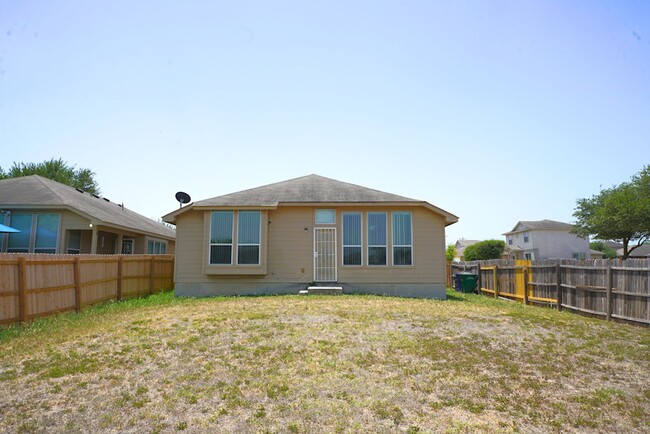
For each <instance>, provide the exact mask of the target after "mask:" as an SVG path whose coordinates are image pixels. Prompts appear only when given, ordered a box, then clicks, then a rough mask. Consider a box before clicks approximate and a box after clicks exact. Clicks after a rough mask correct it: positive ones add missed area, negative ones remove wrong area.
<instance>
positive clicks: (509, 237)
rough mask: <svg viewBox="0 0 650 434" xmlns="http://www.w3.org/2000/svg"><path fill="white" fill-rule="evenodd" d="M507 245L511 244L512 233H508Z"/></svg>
mask: <svg viewBox="0 0 650 434" xmlns="http://www.w3.org/2000/svg"><path fill="white" fill-rule="evenodd" d="M508 245H509V246H512V235H508Z"/></svg>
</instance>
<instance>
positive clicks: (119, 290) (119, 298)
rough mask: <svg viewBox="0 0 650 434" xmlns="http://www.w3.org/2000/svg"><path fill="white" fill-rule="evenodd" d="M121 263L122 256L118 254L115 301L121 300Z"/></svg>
mask: <svg viewBox="0 0 650 434" xmlns="http://www.w3.org/2000/svg"><path fill="white" fill-rule="evenodd" d="M123 264H124V256H120V258H119V259H118V260H117V294H115V297H116V298H117V301H120V300H122V285H123V283H124V274H123V272H122V265H123Z"/></svg>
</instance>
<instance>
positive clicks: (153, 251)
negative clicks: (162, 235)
mask: <svg viewBox="0 0 650 434" xmlns="http://www.w3.org/2000/svg"><path fill="white" fill-rule="evenodd" d="M149 243H153V245H152V249H151V253H149ZM156 244H158V253H156ZM163 246H165V252H164V253H162V252H161V251H160V250H162V247H163ZM166 254H167V241H165V240H160V239H158V238H147V255H166Z"/></svg>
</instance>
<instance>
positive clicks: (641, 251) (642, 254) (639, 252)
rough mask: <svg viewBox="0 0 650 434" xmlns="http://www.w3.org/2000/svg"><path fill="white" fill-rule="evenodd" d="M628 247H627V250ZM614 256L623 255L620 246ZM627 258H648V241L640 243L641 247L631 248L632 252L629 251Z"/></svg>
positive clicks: (649, 248) (649, 250) (649, 256)
mask: <svg viewBox="0 0 650 434" xmlns="http://www.w3.org/2000/svg"><path fill="white" fill-rule="evenodd" d="M629 249H630V248H629V247H628V250H629ZM616 256H618V257H619V258H621V257H623V248H622V247H621V248H620V249H618V250H617V251H616ZM628 258H629V259H634V258H641V259H645V258H650V243H646V244H642V245H641V247H637V248H636V249H634V250H632V253H630V256H628Z"/></svg>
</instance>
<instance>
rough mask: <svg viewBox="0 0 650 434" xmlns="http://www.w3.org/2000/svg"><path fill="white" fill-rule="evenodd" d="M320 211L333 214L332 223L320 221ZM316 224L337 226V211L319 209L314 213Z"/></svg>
mask: <svg viewBox="0 0 650 434" xmlns="http://www.w3.org/2000/svg"><path fill="white" fill-rule="evenodd" d="M319 211H328V212H331V214H332V217H333V220H332V221H325V222H323V221H318V212H319ZM314 223H315V224H317V225H335V224H336V210H335V209H332V208H318V209H316V210H315V211H314Z"/></svg>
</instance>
